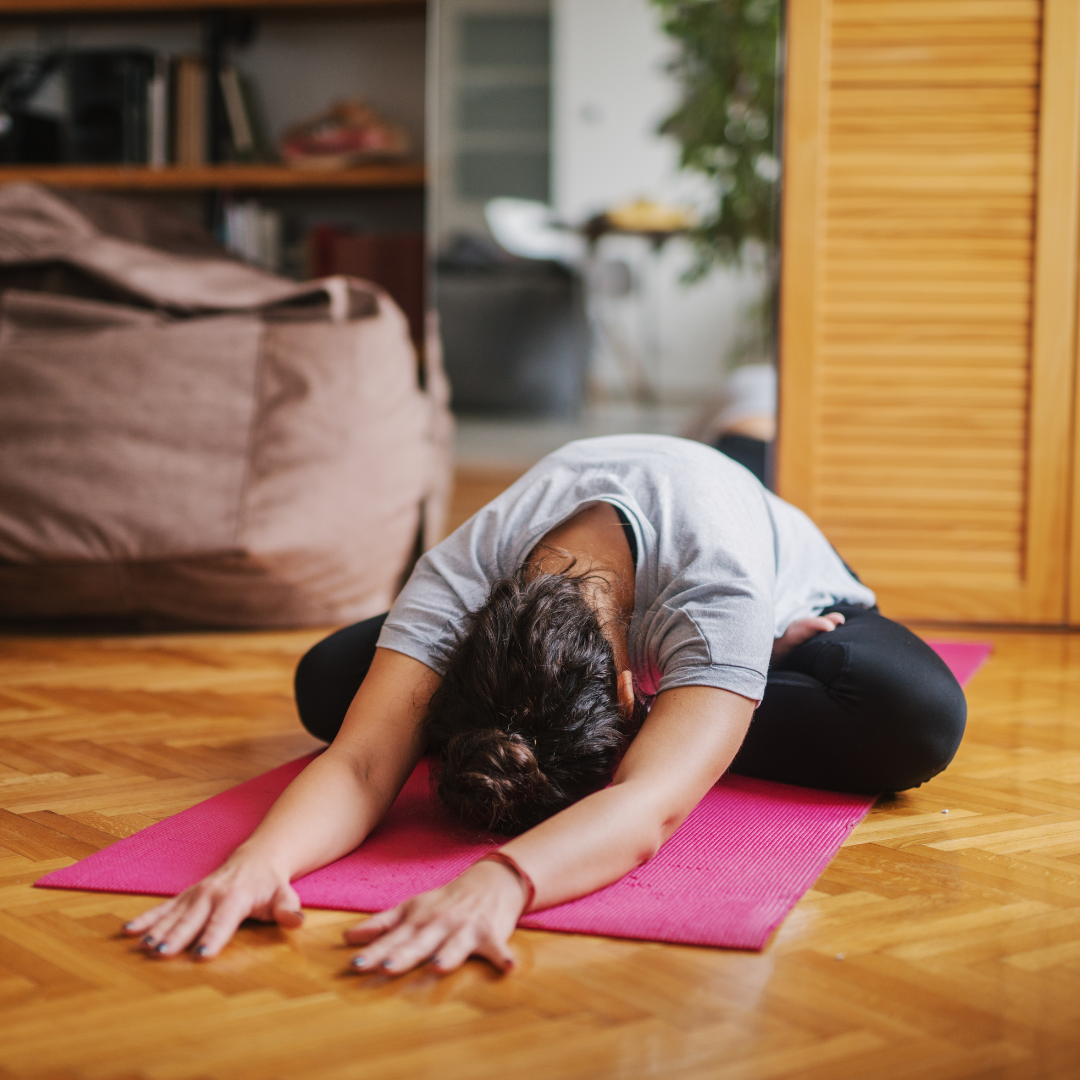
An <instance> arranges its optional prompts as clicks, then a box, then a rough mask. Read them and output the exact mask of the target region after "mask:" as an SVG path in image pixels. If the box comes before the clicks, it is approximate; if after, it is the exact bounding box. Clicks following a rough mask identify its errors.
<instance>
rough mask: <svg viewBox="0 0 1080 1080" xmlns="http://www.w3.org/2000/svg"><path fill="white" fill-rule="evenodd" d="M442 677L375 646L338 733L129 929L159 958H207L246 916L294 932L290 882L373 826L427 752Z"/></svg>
mask: <svg viewBox="0 0 1080 1080" xmlns="http://www.w3.org/2000/svg"><path fill="white" fill-rule="evenodd" d="M438 682H439V676H438V675H436V674H435V672H433V671H432V670H431V669H430V668H428V667H426V666H425V665H424V664H421V663H420V662H419V661H418V660H413V659H412V658H411V657H408V656H405V655H403V654H402V653H397V652H391V651H390V650H387V649H377V650H376V652H375V659H374V661H373V662H372V665H371V669H370V671H369V672H368V674H367V676H366V677H365V679H364V682H363V684H362V685H361V687H360V689H359V691H358V692H357V694H356V697H355V698H354V699H353V703H352V705H351V706H350V707H349V711H348V714H347V715H346V717H345V721H344V723H343V724H342V727H341V732H340V733H339V735H338V737H337V738H336V739H335V740H334V742H333V743H332V744H331V746H330V747H329V749H327V751H326V752H325V753H324V754H322V755H321V756H320V757H318V758H316V759H315V761H313V762H312V763H311V764H310V765H309V766H308V767H307V768H306V769H305V770H304V771H303V772H302V773H301V774H300V775H299V776H298V777H297V778H296V779H295V780H294V781H293V782H292V783H291V784H290V785H289V786H288V787H287V788H286V789H285V791H284V792H283V793H282V795H281V797H280V798H279V799H278V800H277V802H275V803H274V805H273V807H271V809H270V811H269V813H268V814H267V815H266V817H265V818H264V820H263V822H262V824H261V825H260V826H259V827H258V828H257V829H256V830H255V832H254V833H252V835H251V837H250V838H249V839H248V840H247V841H245V842H244V843H243V844H241V845H240V847H238V848H237V849H236V851H235V852H234V853H233V854H232V855H231V856H230V857H229V859H227V860H226V862H225V863H224V864H223V865H222V866H221V867H220V868H219V869H218V870H215V871H214V873H212V874H210V875H209V876H208V877H206V878H204V879H203V880H202V881H200V882H199V883H198V884H196V885H193V886H192V887H191V888H190V889H187V890H186V891H185V892H183V893H181V894H180V895H179V896H177V897H174V898H173V899H172V900H167V901H165V903H163V904H159V905H158V906H157V907H156V908H153V909H152V910H150V911H147V912H145V913H144V914H143V915H141V916H139V918H137V919H135V920H133V921H132V922H130V923H129V924H128V925H127V927H126V928H125V929H126V931H127V932H128V933H129V934H132V935H136V934H137V935H142V937H143V942H144V945H145V947H146V948H147V949H149V950H151V951H153V952H156V953H158V954H159V955H162V956H171V955H174V954H175V953H178V952H181V951H182V950H184V949H185V948H187V946H188V945H190V944H191V943H193V942H197V946H196V955H198V956H203V957H211V956H214V955H216V954H217V953H218V952H220V951H221V949H222V948H223V947H224V946H225V944H226V943H227V942H228V940H229V939H230V938H231V937H232V935H233V934H234V933H235V931H236V928H237V927H238V926H239V925H240V923H241V922H242V921H243V920H244V919H246V918H249V917H251V918H256V919H264V920H268V921H271V920H273V921H277V922H278V923H280V924H281V925H283V926H298V925H299V924H300V922H301V920H302V916H301V914H300V901H299V899H298V897H297V895H296V892H295V891H294V890H293V888H292V886H291V885H290V881H292V880H293V879H294V878H297V877H300V876H302V875H303V874H306V873H308V872H309V871H311V870H314V869H316V868H318V867H320V866H325V865H326V864H327V863H330V862H333V861H334V859H337V858H340V857H341V856H342V855H344V854H346V853H347V852H349V851H352V850H353V848H355V847H356V846H357V845H358V844H359V843H361V841H363V839H364V838H365V837H366V836H367V835H368V833H369V832H371V830H372V829H373V828H374V827H375V826H376V825H377V824H378V822H379V821H380V820H381V819H382V817H383V815H384V814H385V813H386V811H387V810H388V809H389V807H390V804H391V803H392V802H393V801H394V798H395V797H396V796H397V794H398V792H399V791H400V790H401V788H402V785H403V784H404V783H405V781H406V780H407V779H408V777H409V774H410V773H411V772H412V770H413V768H414V767H415V765H416V762H417V761H418V760H419V758H420V754H421V752H422V750H423V741H422V734H421V723H422V720H423V717H424V715H425V713H426V711H427V704H428V701H429V699H430V698H431V695H432V693H434V691H435V688H436V686H437V685H438Z"/></svg>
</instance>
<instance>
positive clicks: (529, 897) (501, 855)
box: [479, 851, 536, 914]
mask: <svg viewBox="0 0 1080 1080" xmlns="http://www.w3.org/2000/svg"><path fill="white" fill-rule="evenodd" d="M479 862H482V863H485V862H486V863H494V864H495V865H497V866H503V867H505V868H506V869H507V870H509V871H510V873H511V874H512V875H513V877H514V878H515V880H516V881H517V883H518V885H519V886H520V887H521V896H522V905H521V914H525V913H526V912H527V911H528V910H529V909H530V908H531V907H532V905H533V901H534V900H535V899H536V885H534V884H533V879H532V878H531V877H530V876H529V875H528V874H527V873H526V872H525V870H523V869H522V868H521V865H520V864H519V863H518V861H517V860H516V859H515V858H514V857H513V856H512V855H508V854H507V853H506V852H505V851H491V852H488V854H487V855H485V856H484V857H483V858H482V859H480V860H479Z"/></svg>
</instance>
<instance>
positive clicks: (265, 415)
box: [0, 184, 450, 626]
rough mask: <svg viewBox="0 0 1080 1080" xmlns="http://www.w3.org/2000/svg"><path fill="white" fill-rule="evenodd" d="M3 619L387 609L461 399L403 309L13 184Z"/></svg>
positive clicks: (437, 489)
mask: <svg viewBox="0 0 1080 1080" xmlns="http://www.w3.org/2000/svg"><path fill="white" fill-rule="evenodd" d="M0 290H2V291H0V619H4V620H8V621H10V620H12V619H27V618H32V619H43V618H46V619H51V618H56V617H72V616H78V617H88V616H90V617H97V616H132V615H135V616H150V617H153V618H156V619H157V620H159V621H162V620H163V621H165V622H168V623H181V624H183V623H187V624H201V625H217V626H299V625H305V624H330V623H341V622H349V621H353V620H357V619H361V618H365V617H367V616H369V615H374V614H377V613H378V612H381V611H385V610H386V609H387V608H388V607H389V605H390V603H391V601H392V599H393V597H394V594H395V592H396V591H397V589H398V588H399V587H400V585H401V583H402V580H403V578H404V576H405V575H407V573H408V572H409V570H410V568H411V565H412V563H413V561H414V560H415V558H416V557H417V555H418V553H419V552H420V551H421V550H422V549H423V547H424V546H426V545H429V544H430V543H432V542H434V540H436V539H437V538H438V532H439V529H440V528H441V524H442V517H443V513H444V510H445V504H446V498H447V494H448V490H449V483H450V445H449V438H450V419H449V413H448V411H447V405H446V401H447V396H448V395H447V391H446V386H445V381H444V378H443V375H442V369H441V365H440V361H439V355H438V350H437V348H436V347H435V346H436V341H435V337H434V335H432V341H431V343H430V346H429V347H428V348H427V349H426V358H425V362H424V366H423V368H422V369H420V368H418V365H417V358H416V354H415V351H414V349H413V347H412V345H411V343H410V340H409V333H408V327H407V325H406V322H405V319H404V317H403V316H402V314H401V312H400V311H399V310H398V308H397V307H396V306H395V305H394V303H393V301H391V300H390V298H389V297H388V296H387V295H386V294H385V293H384V292H382V291H381V290H380V289H378V288H377V287H376V286H374V285H371V284H369V283H367V282H364V281H358V280H354V279H345V278H330V279H326V280H323V281H316V282H311V283H309V284H306V285H297V284H295V283H294V282H291V281H287V280H285V279H283V278H279V277H276V276H273V275H270V274H265V273H263V272H261V271H258V270H255V269H252V268H250V267H247V266H244V265H241V264H240V263H237V262H234V261H232V260H230V259H227V258H225V257H223V256H221V255H216V254H213V253H211V254H185V255H180V254H174V253H170V252H166V251H163V250H160V249H157V248H153V247H150V246H148V245H146V244H139V243H135V242H132V241H131V240H126V239H121V238H118V237H117V236H115V235H107V234H106V233H104V232H102V231H101V230H100V229H99V228H98V227H96V226H95V225H94V224H93V223H92V222H91V220H90V218H89V217H87V216H86V215H85V214H83V213H81V212H80V211H78V210H77V209H75V207H74V206H73V205H72V204H71V203H70V202H68V201H65V200H64V199H62V198H59V197H57V196H56V195H54V194H52V193H51V192H49V191H47V190H46V189H43V188H40V187H37V186H34V185H24V184H12V185H8V186H6V187H3V188H0Z"/></svg>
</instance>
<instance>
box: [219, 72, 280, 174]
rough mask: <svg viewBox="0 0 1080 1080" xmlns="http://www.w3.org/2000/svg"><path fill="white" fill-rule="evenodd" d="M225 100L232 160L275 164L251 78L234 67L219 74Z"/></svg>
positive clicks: (222, 96) (223, 101)
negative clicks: (271, 162)
mask: <svg viewBox="0 0 1080 1080" xmlns="http://www.w3.org/2000/svg"><path fill="white" fill-rule="evenodd" d="M218 85H219V86H220V87H221V100H222V103H223V104H224V106H225V119H226V121H227V130H228V135H229V145H230V148H231V150H232V157H233V159H234V160H236V161H271V160H273V157H274V154H273V152H272V151H271V149H270V144H269V141H268V139H267V138H266V132H265V130H264V128H263V124H262V121H261V116H260V113H259V109H258V102H257V100H256V94H255V86H254V84H253V83H252V81H251V79H250V78H248V76H247V75H245V74H244V73H243V72H241V71H237V69H236V68H235V67H233V66H232V65H231V64H226V65H225V66H224V67H222V69H221V71H220V72H219V73H218Z"/></svg>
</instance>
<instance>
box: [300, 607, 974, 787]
mask: <svg viewBox="0 0 1080 1080" xmlns="http://www.w3.org/2000/svg"><path fill="white" fill-rule="evenodd" d="M826 610H827V611H840V612H843V614H844V616H845V617H846V619H847V621H846V622H845V623H844V625H843V626H840V627H837V629H835V630H833V631H831V632H829V633H824V634H818V635H817V637H814V638H811V639H810V640H809V641H807V642H805V643H804V644H802V645H799V646H798V647H797V648H795V649H792V651H791V652H790V653H788V655H787V656H785V657H784V658H783V660H780V661H778V662H777V663H775V664H774V665H773V666H772V667H771V668H770V669H769V678H768V683H767V685H766V687H765V696H764V698H763V699H762V702H761V704H760V705H759V706H758V709H757V712H755V713H754V719H753V720H752V721H751V723H750V730H749V731H748V732H747V735H746V739H745V740H744V742H743V744H742V748H741V749H740V750H739V753H738V754H737V755H736V757H735V761H734V762H733V764H732V766H731V769H732V772H737V773H742V774H743V775H745V776H757V777H760V778H762V779H764V780H779V781H781V782H783V783H786V784H801V785H803V786H805V787H816V788H825V789H828V790H831V791H857V792H867V793H871V794H873V793H877V792H881V791H903V790H904V789H905V788H911V787H918V785H919V784H922V783H924V782H925V781H927V780H929V779H930V777H932V776H936V775H937V774H938V773H939V772H941V770H942V769H944V768H945V766H946V765H948V764H949V762H950V761H952V758H953V755H954V754H955V753H956V748H957V747H958V746H959V745H960V739H961V737H962V736H963V734H964V723H965V720H966V718H967V703H966V702H965V700H964V692H963V690H961V689H960V684H959V683H958V682H957V681H956V679H955V678H954V677H953V674H952V672H951V671H949V669H948V668H947V667H946V666H945V663H944V661H942V660H941V658H940V657H939V656H938V655H937V653H935V652H934V650H933V649H931V648H930V647H929V646H928V645H927V644H926V643H925V642H924V641H922V640H920V639H919V638H917V637H916V636H915V635H914V634H913V633H911V631H910V630H907V629H905V628H904V627H902V626H900V625H899V624H898V623H894V622H892V621H891V620H889V619H886V618H885V617H884V616H883V615H881V614H880V613H879V612H878V611H877V610H876V609H874V610H869V611H868V610H866V609H865V608H858V607H852V606H850V605H848V604H837V605H835V606H834V607H831V608H827V609H826ZM385 621H386V616H385V615H379V616H377V617H376V618H374V619H367V620H366V621H365V622H360V623H356V624H355V625H353V626H347V627H345V629H343V630H338V631H337V632H336V633H334V634H331V635H330V636H329V637H328V638H326V639H325V640H324V641H321V642H319V644H318V645H316V646H315V647H314V648H313V649H311V651H310V652H308V653H307V655H306V656H304V658H303V659H302V660H301V661H300V664H299V666H298V667H297V669H296V704H297V708H298V709H299V711H300V719H301V721H302V722H303V724H304V727H306V728H307V729H308V731H310V732H311V733H312V735H316V736H317V737H318V738H320V739H325V740H326V741H327V742H329V741H330V740H331V739H333V737H334V736H335V735H336V734H337V732H338V728H340V727H341V722H342V720H344V719H345V712H346V710H347V709H348V707H349V703H350V702H351V701H352V699H353V696H354V695H355V694H356V691H357V690H358V689H359V687H360V683H361V682H362V681H363V679H364V676H365V675H366V674H367V670H368V668H369V667H370V666H371V661H372V659H373V658H374V656H375V643H376V642H377V641H378V638H379V631H380V630H381V629H382V624H383V623H384V622H385Z"/></svg>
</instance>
